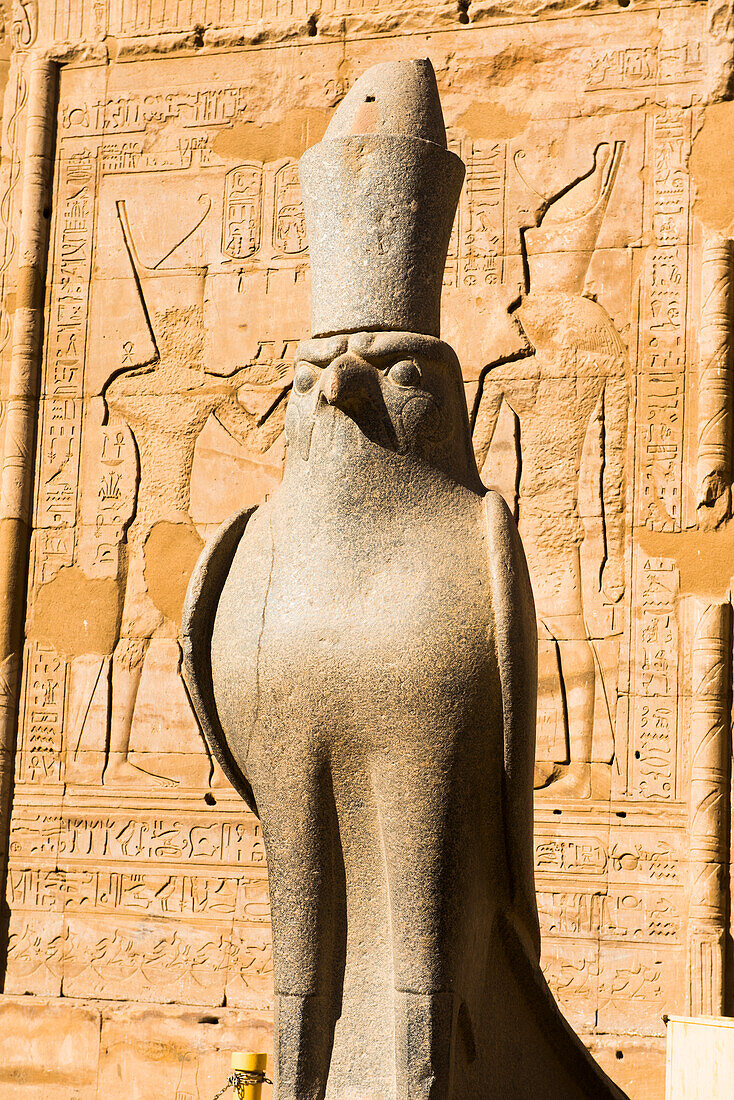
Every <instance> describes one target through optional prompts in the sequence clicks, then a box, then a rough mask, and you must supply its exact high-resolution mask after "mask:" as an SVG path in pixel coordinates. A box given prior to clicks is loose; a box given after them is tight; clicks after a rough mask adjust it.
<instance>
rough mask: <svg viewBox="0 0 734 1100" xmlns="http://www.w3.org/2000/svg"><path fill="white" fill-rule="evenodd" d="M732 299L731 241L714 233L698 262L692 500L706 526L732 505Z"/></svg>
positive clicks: (721, 516)
mask: <svg viewBox="0 0 734 1100" xmlns="http://www.w3.org/2000/svg"><path fill="white" fill-rule="evenodd" d="M732 301H733V297H732V242H731V241H730V240H727V239H725V238H721V237H716V238H713V239H711V240H709V241H707V242H706V243H705V245H704V250H703V257H702V261H701V325H700V333H699V372H698V453H697V467H696V505H697V507H698V508H699V518H700V519H702V520H704V522H707V525H708V524H710V523H711V521H713V524H714V525H715V524H718V523H720V522H721V520H722V519H725V518H726V516H728V515H729V513H730V510H731V502H730V493H731V479H732V384H733V382H734V378H733V377H732ZM701 509H705V511H704V512H703V513H702V512H701V511H700V510H701Z"/></svg>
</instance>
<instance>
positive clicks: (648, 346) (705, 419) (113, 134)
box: [0, 0, 734, 1100]
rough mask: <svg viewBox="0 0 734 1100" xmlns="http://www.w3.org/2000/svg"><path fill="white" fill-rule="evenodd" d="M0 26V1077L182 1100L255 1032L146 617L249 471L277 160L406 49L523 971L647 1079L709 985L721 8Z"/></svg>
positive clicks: (167, 679) (224, 840) (171, 0)
mask: <svg viewBox="0 0 734 1100" xmlns="http://www.w3.org/2000/svg"><path fill="white" fill-rule="evenodd" d="M7 9H8V10H7V11H6V13H5V32H4V33H5V38H4V42H5V45H4V46H3V47H2V49H0V77H1V78H2V79H3V80H4V81H5V80H6V85H5V92H4V115H3V119H4V121H3V139H2V140H3V145H2V166H1V169H2V177H1V189H0V302H1V303H2V309H1V310H0V360H1V372H2V373H1V375H0V398H1V400H2V417H3V419H2V423H0V445H2V453H3V468H2V483H1V487H0V605H1V606H2V608H4V612H3V614H2V617H1V618H0V662H2V664H1V665H0V803H1V804H0V825H1V826H2V852H1V853H0V854H1V855H2V859H3V867H4V868H5V864H7V872H6V897H7V914H6V916H7V928H6V930H5V933H4V936H3V940H4V946H3V953H2V959H1V960H0V961H1V962H2V968H3V970H4V986H3V988H4V994H3V996H2V997H0V1024H1V1030H2V1031H3V1033H6V1034H8V1035H9V1036H12V1037H13V1040H14V1043H13V1045H12V1049H11V1047H8V1049H7V1051H6V1053H5V1054H4V1055H3V1057H2V1058H0V1091H1V1092H2V1095H3V1096H4V1097H5V1096H8V1097H18V1098H20V1097H23V1098H30V1097H36V1096H39V1095H43V1096H44V1097H49V1098H54V1100H55V1098H59V1100H61V1098H63V1100H71V1098H76V1100H91V1098H92V1097H97V1096H99V1097H101V1096H103V1095H110V1091H109V1090H111V1089H112V1090H113V1091H114V1089H116V1088H117V1089H119V1088H120V1087H121V1085H122V1083H123V1082H124V1089H125V1095H126V1096H129V1097H131V1098H133V1097H136V1098H141V1100H142V1098H144V1097H145V1098H147V1097H153V1096H161V1095H165V1096H172V1097H173V1096H175V1097H176V1098H177V1100H208V1098H209V1096H210V1095H212V1094H213V1092H214V1091H215V1087H216V1086H217V1085H218V1084H221V1083H222V1082H223V1080H224V1076H225V1074H226V1068H227V1056H226V1054H217V1052H218V1051H220V1050H221V1051H227V1050H228V1049H232V1048H233V1047H234V1048H237V1047H243V1046H245V1047H246V1046H247V1045H249V1044H254V1045H255V1047H259V1046H260V1045H261V1044H262V1043H263V1042H265V1041H267V1040H266V1036H267V1035H268V1034H269V1031H268V1029H269V1026H270V1025H269V1021H270V1007H271V949H270V942H269V929H268V900H267V880H266V867H265V857H264V851H263V846H262V841H261V837H260V832H259V828H258V824H257V821H256V820H255V819H254V817H252V816H251V815H249V814H248V813H246V812H245V811H244V810H243V807H242V804H241V802H240V800H239V799H238V797H237V796H236V795H235V794H234V792H232V791H231V789H230V788H229V787H228V785H227V783H226V781H225V780H224V778H223V777H222V776H221V774H220V773H219V771H218V769H217V767H215V766H214V765H213V763H212V761H211V759H210V758H209V756H208V755H207V752H206V750H205V748H204V745H203V743H202V741H201V738H200V735H199V733H198V730H197V728H196V724H195V722H194V719H193V715H192V713H191V710H190V707H189V705H188V702H187V699H186V695H185V692H184V689H183V685H182V682H181V679H180V675H179V660H180V653H179V648H178V642H177V631H178V626H179V620H180V614H181V605H182V600H183V595H184V592H185V588H186V583H187V579H188V575H189V573H190V571H191V568H192V567H193V564H194V561H195V560H196V557H197V556H198V553H199V551H200V549H201V546H202V544H203V540H204V539H205V538H206V537H207V535H208V534H209V533H210V532H212V531H213V530H214V529H215V527H216V525H217V524H218V523H219V522H220V521H221V520H223V519H224V518H225V517H226V516H227V515H228V514H229V513H230V512H231V511H232V510H234V509H235V508H239V507H242V506H244V505H247V504H256V503H257V502H258V501H260V500H262V499H263V498H264V496H265V495H266V494H267V493H268V492H269V491H271V490H272V489H273V487H274V486H275V485H276V484H277V483H278V480H279V477H280V470H281V465H282V459H283V439H282V425H283V415H284V407H285V400H286V398H287V394H288V390H289V386H290V381H291V372H292V365H293V364H292V360H293V351H294V347H295V344H296V342H297V341H298V340H299V339H300V338H301V337H302V336H304V335H307V334H308V329H309V313H308V310H309V268H308V253H307V246H306V240H305V234H304V222H303V215H302V210H301V204H300V195H299V187H298V180H297V174H296V163H297V160H298V157H299V156H300V154H301V153H302V152H303V150H304V149H305V148H307V147H308V146H309V145H310V144H313V143H314V142H315V141H317V140H318V139H319V138H320V137H321V135H322V133H323V131H324V129H325V127H326V125H327V122H328V119H329V117H330V114H331V112H332V110H333V108H334V107H335V105H336V104H337V103H338V102H339V100H340V99H341V97H343V95H344V94H345V92H346V90H347V89H348V88H349V86H350V84H351V83H352V82H353V81H354V79H355V78H356V76H357V75H358V74H359V73H360V72H361V71H363V69H365V68H366V67H367V66H369V65H371V64H374V63H375V62H377V61H380V60H384V59H386V58H391V57H395V58H397V57H415V56H429V57H430V58H431V60H432V62H433V64H434V66H435V69H436V72H437V77H438V83H439V88H440V91H441V97H442V102H443V105H444V111H445V115H446V122H447V127H448V132H449V139H450V144H451V147H452V148H453V149H455V151H456V152H458V153H460V155H461V156H462V157H463V158H464V160H465V161H466V164H467V181H466V185H465V188H464V192H463V196H462V200H461V204H460V209H459V212H458V215H457V220H456V224H455V227H454V235H453V238H452V243H451V248H450V256H449V262H448V266H447V271H446V279H445V291H444V326H443V334H444V336H445V338H446V339H448V340H450V341H451V342H452V343H453V344H454V346H455V347H456V350H457V352H458V353H459V357H460V359H461V362H462V364H463V368H464V372H465V380H466V390H467V401H468V404H469V408H470V412H471V417H472V424H473V430H474V438H475V444H476V451H477V457H478V461H479V465H480V468H481V469H482V473H483V477H484V479H485V481H486V483H487V484H488V485H494V486H497V487H499V488H500V489H501V490H502V491H503V493H504V494H505V496H506V498H507V500H508V502H509V503H510V505H511V507H512V508H513V509H514V511H515V514H516V517H517V518H518V521H519V524H520V530H521V533H522V535H523V538H524V541H525V546H526V549H527V552H528V557H529V561H530V566H531V572H532V575H533V582H534V588H535V593H536V600H537V606H538V617H539V631H540V638H541V685H540V687H541V691H540V716H539V730H538V767H537V786H538V790H537V801H536V856H537V887H538V900H539V906H540V914H541V926H542V931H543V936H544V941H543V943H544V968H545V971H546V974H547V976H548V979H549V981H550V983H551V986H552V988H553V990H554V992H555V994H556V996H557V998H558V1000H559V1002H560V1004H561V1005H562V1007H563V1010H564V1012H565V1013H566V1014H567V1016H568V1018H569V1019H570V1020H571V1022H572V1023H573V1024H574V1026H575V1027H576V1028H577V1029H578V1030H579V1031H580V1032H581V1033H582V1034H583V1035H584V1037H585V1038H586V1039H587V1041H588V1043H589V1045H590V1046H591V1047H592V1049H593V1050H594V1051H595V1053H596V1054H597V1056H598V1057H599V1059H600V1060H601V1061H602V1063H603V1065H604V1066H605V1068H606V1069H607V1070H608V1071H609V1072H610V1073H611V1074H612V1075H613V1076H614V1077H615V1078H616V1079H617V1080H618V1081H619V1082H620V1083H621V1084H622V1085H623V1086H625V1087H626V1088H627V1089H628V1090H629V1092H630V1095H631V1096H632V1097H633V1098H634V1100H643V1098H644V1100H653V1098H654V1100H660V1098H661V1097H662V1096H663V1075H664V1065H663V1063H664V1057H663V1053H662V1052H663V1043H664V1040H663V1038H662V1036H663V1034H664V1025H663V1021H662V1016H663V1014H664V1013H689V1012H690V1013H694V1014H697V1013H705V1014H713V1015H717V1014H721V1013H722V1012H726V1013H732V1012H734V980H733V977H732V974H731V957H730V942H731V941H730V937H729V926H728V913H729V908H730V905H729V901H730V899H729V887H728V874H729V859H728V850H729V848H728V845H729V831H730V806H731V799H730V768H729V758H730V705H731V666H732V645H731V630H732V622H731V612H730V591H731V589H730V586H731V575H732V572H733V571H734V564H733V563H734V526H731V524H730V513H731V493H730V483H731V477H732V431H733V430H734V429H733V424H732V402H733V400H734V378H733V377H732V363H731V340H732V246H731V243H730V240H729V234H730V233H731V225H732V220H733V219H734V185H733V184H732V179H734V173H733V172H732V167H733V165H734V153H732V149H734V107H732V105H731V104H730V103H729V102H727V101H726V100H727V96H728V93H729V88H730V83H731V61H730V58H731V56H732V44H731V43H732V38H734V30H733V29H732V28H733V27H734V17H732V12H731V10H730V8H728V7H727V6H726V4H724V3H718V2H716V0H712V2H711V3H710V4H709V6H708V8H707V6H706V4H705V3H691V4H686V3H679V2H676V3H672V4H667V5H659V4H655V3H644V2H640V3H636V2H631V0H590V2H588V3H580V4H579V3H570V2H566V0H555V2H553V3H550V2H543V0H533V2H528V0H458V3H456V2H454V0H445V2H443V0H427V2H424V3H413V2H412V0H409V2H408V3H407V4H406V5H404V6H403V7H402V8H397V7H396V6H395V5H394V4H388V3H385V2H380V0H324V2H323V3H322V4H321V6H319V5H318V4H317V3H316V2H315V0H313V2H311V0H14V2H13V3H12V8H11V7H10V5H9V4H8V5H7ZM3 59H7V60H3ZM314 565H315V567H317V563H314ZM177 1006H178V1007H177ZM225 1006H226V1007H225ZM2 1042H4V1040H3V1041H0V1046H1V1045H2ZM70 1051H73V1052H74V1053H73V1055H72V1054H70ZM212 1052H214V1053H212ZM215 1055H216V1056H215ZM121 1073H122V1074H123V1075H124V1076H123V1077H121V1076H120V1074H121ZM40 1086H43V1091H42V1092H41V1091H39V1087H40Z"/></svg>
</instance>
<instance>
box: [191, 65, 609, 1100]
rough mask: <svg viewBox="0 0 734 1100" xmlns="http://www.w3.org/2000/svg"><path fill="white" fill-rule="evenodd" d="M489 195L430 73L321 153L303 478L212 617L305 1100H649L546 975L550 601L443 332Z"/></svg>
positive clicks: (215, 676) (390, 71)
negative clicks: (536, 588) (545, 692)
mask: <svg viewBox="0 0 734 1100" xmlns="http://www.w3.org/2000/svg"><path fill="white" fill-rule="evenodd" d="M463 176H464V166H463V163H462V162H461V161H460V159H459V158H458V157H456V156H455V155H454V154H453V153H450V152H448V151H447V148H446V135H445V130H444V124H443V117H442V113H441V108H440V103H439V100H438V92H437V88H436V83H435V76H434V73H433V69H432V67H431V64H430V62H428V61H416V62H407V61H400V62H395V63H387V64H384V65H378V66H376V67H375V68H373V69H370V70H368V72H366V73H365V74H364V75H363V76H362V77H361V78H360V79H359V80H358V81H357V82H356V83H355V85H354V86H353V88H352V89H351V91H350V92H349V94H348V95H347V96H346V98H345V99H344V101H343V103H342V104H341V105H340V107H339V108H338V109H337V111H336V113H335V115H334V117H333V119H332V121H331V123H330V125H329V128H328V129H327V131H326V134H325V136H324V139H323V141H322V142H321V143H319V144H318V145H316V146H314V147H313V148H312V149H310V150H309V151H308V152H307V153H306V154H305V155H304V157H303V158H302V161H301V181H302V184H303V193H304V205H305V211H306V219H307V224H308V233H309V241H310V246H311V268H312V290H313V301H312V332H313V338H312V339H310V340H307V341H305V342H304V343H303V344H302V345H301V347H300V349H299V353H298V356H297V358H298V362H297V366H296V371H295V375H294V385H293V391H292V394H291V397H290V400H289V403H288V410H287V413H286V439H287V444H288V450H287V459H286V469H285V473H284V478H283V482H282V484H281V485H280V486H279V488H278V489H277V490H276V492H275V493H274V494H273V496H272V498H271V499H270V500H269V501H268V502H266V503H265V504H264V505H263V506H261V507H260V508H258V509H256V510H250V511H245V512H242V513H239V514H238V515H236V516H235V517H233V518H232V519H231V520H229V521H228V522H227V523H226V524H225V525H224V526H223V527H222V528H221V529H220V531H219V532H218V534H217V536H216V537H215V538H214V539H213V540H212V542H211V543H210V544H209V546H208V548H207V549H206V551H205V553H204V555H203V556H202V558H201V559H200V562H199V565H198V566H197V569H196V571H195V573H194V575H193V577H192V582H191V586H190V588H189V594H188V597H187V605H186V609H185V612H184V620H183V640H184V658H185V674H186V678H187V682H188V685H189V689H190V692H191V696H192V700H193V701H194V704H195V706H196V708H197V712H198V714H199V717H200V720H201V722H202V725H203V727H204V729H205V731H206V732H207V735H208V736H209V737H210V738H211V743H212V747H213V748H214V750H215V751H216V752H217V753H218V755H219V756H220V759H221V761H222V763H223V765H224V766H225V767H226V769H227V771H228V773H229V774H230V775H231V777H232V780H233V782H234V783H235V784H236V786H237V787H238V789H239V790H240V792H241V793H242V795H243V797H244V798H245V799H246V800H247V802H248V804H249V805H250V806H251V807H252V809H253V810H254V811H255V812H256V813H257V814H258V815H259V816H260V819H261V822H262V826H263V834H264V838H265V843H266V849H267V854H268V870H269V881H270V894H271V905H272V919H273V963H274V976H275V990H276V1040H275V1041H276V1061H277V1081H276V1095H277V1096H278V1098H279V1100H322V1098H324V1097H327V1096H328V1097H335V1098H336V1097H345V1096H349V1097H354V1098H357V1097H359V1098H364V1100H366V1098H367V1097H370V1098H372V1097H375V1096H381V1097H384V1098H386V1100H388V1098H392V1100H395V1098H397V1097H408V1096H409V1097H411V1098H415V1100H451V1098H452V1097H455V1098H468V1097H483V1098H488V1100H489V1098H491V1097H498V1098H499V1097H503V1098H504V1097H507V1096H516V1097H528V1098H530V1097H535V1096H553V1097H560V1096H563V1097H565V1098H569V1100H581V1098H585V1100H592V1098H593V1100H602V1098H604V1097H609V1098H611V1097H620V1096H621V1094H620V1092H619V1090H617V1089H616V1088H615V1087H614V1086H613V1085H612V1084H611V1082H609V1081H608V1079H607V1078H606V1077H605V1076H604V1074H603V1073H602V1072H601V1071H600V1070H599V1068H598V1067H597V1066H596V1065H595V1063H594V1062H593V1061H592V1060H591V1058H590V1057H589V1056H588V1054H587V1053H586V1051H585V1050H584V1048H583V1046H582V1045H581V1043H580V1042H579V1041H578V1040H577V1039H576V1037H575V1036H574V1034H573V1032H572V1031H571V1030H570V1028H568V1026H567V1025H566V1024H565V1022H564V1021H563V1019H562V1017H561V1016H560V1013H559V1012H558V1010H557V1008H556V1007H555V1004H554V1002H553V1000H552V997H551V996H550V993H549V991H548V988H547V986H546V984H545V982H544V980H543V977H542V974H541V971H540V967H539V962H538V956H539V936H538V918H537V909H536V900H535V889H534V881H533V861H532V798H533V795H532V772H533V753H534V723H535V682H536V660H535V657H536V622H535V612H534V608H533V600H532V593H531V589H530V583H529V578H528V574H527V568H526V565H525V560H524V555H523V552H522V547H521V544H520V541H519V538H518V535H517V530H516V528H515V525H514V523H513V520H512V518H511V516H510V514H509V511H508V509H507V507H506V505H505V504H504V502H503V501H502V499H501V497H500V496H499V494H498V493H496V492H492V491H490V492H486V490H485V489H484V487H483V485H482V483H481V481H480V479H479V475H478V472H477V468H476V464H475V461H474V456H473V453H472V446H471V438H470V432H469V422H468V416H467V409H466V404H465V399H464V390H463V383H462V377H461V371H460V366H459V363H458V360H457V357H456V355H455V354H454V352H453V351H452V349H451V348H450V347H449V346H448V345H447V344H446V343H444V342H443V341H442V340H440V339H439V316H440V293H441V282H442V276H443V268H444V263H445V259H446V251H447V247H448V242H449V235H450V231H451V223H452V220H453V217H454V213H455V209H456V204H457V201H458V196H459V192H460V189H461V186H462V181H463Z"/></svg>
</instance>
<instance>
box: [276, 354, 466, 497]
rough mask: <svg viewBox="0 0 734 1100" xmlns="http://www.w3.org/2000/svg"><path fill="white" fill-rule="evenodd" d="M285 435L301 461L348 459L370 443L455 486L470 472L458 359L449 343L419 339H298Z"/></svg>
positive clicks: (464, 409) (290, 447)
mask: <svg viewBox="0 0 734 1100" xmlns="http://www.w3.org/2000/svg"><path fill="white" fill-rule="evenodd" d="M285 430H286V442H287V444H288V447H289V450H291V449H293V450H295V452H296V454H297V455H298V456H299V458H300V459H302V460H303V461H305V462H308V461H309V459H311V458H312V456H313V455H321V454H323V453H324V451H325V450H328V451H329V452H330V453H333V452H334V451H335V450H336V451H343V452H344V457H345V458H348V457H349V454H350V452H353V451H354V450H355V449H357V450H360V449H362V448H364V447H369V446H370V445H371V446H372V448H382V449H386V450H389V451H392V452H394V453H395V454H398V455H405V456H411V457H414V458H418V459H421V460H423V461H425V462H427V463H429V464H430V465H432V466H436V467H439V468H443V469H445V470H446V472H447V473H451V474H452V475H453V476H454V477H460V479H461V480H466V479H467V478H466V476H462V475H466V474H467V473H469V472H470V471H471V469H472V467H473V455H471V443H470V439H469V425H468V416H467V409H466V401H465V398H464V387H463V382H462V378H461V370H460V367H459V363H458V360H457V358H456V356H455V354H454V352H453V351H452V349H451V348H450V347H449V345H448V344H445V343H444V342H443V341H442V340H438V339H437V338H436V337H433V336H423V335H421V334H419V333H413V332H357V333H352V334H351V335H338V336H327V337H320V338H316V339H312V340H306V341H304V343H302V344H301V345H300V346H299V347H298V349H297V352H296V367H295V374H294V378H293V390H292V393H291V397H290V401H289V403H288V410H287V413H286V424H285ZM474 469H475V467H474Z"/></svg>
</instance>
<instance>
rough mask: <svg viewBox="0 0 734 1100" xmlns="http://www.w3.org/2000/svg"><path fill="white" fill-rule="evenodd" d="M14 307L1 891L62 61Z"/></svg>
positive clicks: (50, 100)
mask: <svg viewBox="0 0 734 1100" xmlns="http://www.w3.org/2000/svg"><path fill="white" fill-rule="evenodd" d="M29 68H30V76H29V87H28V107H27V114H26V143H25V155H24V160H23V194H22V200H21V203H22V206H21V218H20V230H19V237H18V273H17V290H16V308H15V313H14V315H13V334H12V341H13V342H12V355H11V363H10V377H9V384H8V397H7V406H6V413H5V445H4V451H3V464H2V481H1V482H0V897H4V896H5V870H6V867H5V856H6V852H7V835H8V827H9V819H10V802H11V797H12V779H11V777H12V768H13V755H14V752H15V736H16V722H17V708H18V688H19V682H20V673H21V665H22V653H23V625H24V617H25V599H26V578H27V575H28V552H29V540H30V529H31V516H32V488H33V470H34V465H35V437H36V421H37V418H38V398H39V388H40V377H41V336H42V332H43V305H44V293H45V275H46V256H47V245H48V226H49V220H50V218H49V215H50V203H51V180H52V174H53V132H54V120H55V110H56V84H57V67H56V65H55V64H54V63H53V62H51V61H49V60H47V59H46V58H36V59H34V60H33V61H32V62H31V64H30V66H29Z"/></svg>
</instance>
